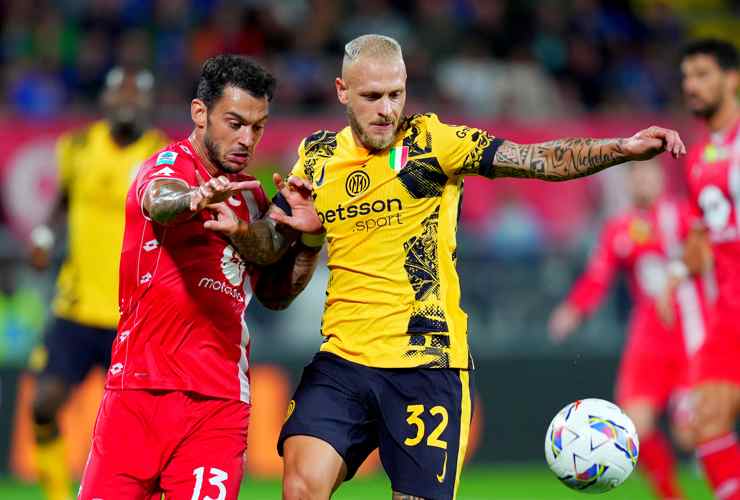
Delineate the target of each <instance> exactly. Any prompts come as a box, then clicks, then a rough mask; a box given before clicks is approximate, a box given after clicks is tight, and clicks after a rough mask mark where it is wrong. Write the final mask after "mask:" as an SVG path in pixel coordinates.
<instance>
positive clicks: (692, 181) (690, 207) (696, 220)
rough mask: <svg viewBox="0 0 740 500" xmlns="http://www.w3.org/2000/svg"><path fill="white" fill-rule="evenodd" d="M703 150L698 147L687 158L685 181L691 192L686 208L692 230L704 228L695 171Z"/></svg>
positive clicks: (691, 150)
mask: <svg viewBox="0 0 740 500" xmlns="http://www.w3.org/2000/svg"><path fill="white" fill-rule="evenodd" d="M700 153H701V150H700V149H699V148H697V147H694V148H691V149H690V150H689V154H688V155H687V156H686V164H685V179H686V180H687V185H688V186H687V187H688V192H689V200H688V203H687V206H686V216H687V217H688V226H689V228H690V229H703V228H704V212H703V211H702V209H701V207H700V206H699V186H697V181H696V177H695V176H694V175H693V171H694V168H695V165H696V163H697V162H698V160H699V154H700Z"/></svg>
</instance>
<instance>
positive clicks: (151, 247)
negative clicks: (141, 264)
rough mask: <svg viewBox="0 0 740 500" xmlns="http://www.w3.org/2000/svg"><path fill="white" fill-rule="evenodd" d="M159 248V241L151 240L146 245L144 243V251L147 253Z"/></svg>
mask: <svg viewBox="0 0 740 500" xmlns="http://www.w3.org/2000/svg"><path fill="white" fill-rule="evenodd" d="M158 246H159V242H158V241H157V240H149V241H147V242H146V243H144V247H143V248H144V251H145V252H151V251H152V250H154V249H155V248H157V247H158Z"/></svg>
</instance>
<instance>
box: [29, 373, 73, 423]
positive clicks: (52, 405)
mask: <svg viewBox="0 0 740 500" xmlns="http://www.w3.org/2000/svg"><path fill="white" fill-rule="evenodd" d="M65 395H66V390H65V387H64V386H63V385H62V384H59V383H45V382H44V381H39V383H38V386H37V387H36V394H35V396H34V399H33V404H32V408H31V414H32V416H33V423H34V424H36V425H48V424H50V423H52V422H54V421H55V420H56V415H57V412H58V411H59V408H61V406H62V404H63V403H64V399H65Z"/></svg>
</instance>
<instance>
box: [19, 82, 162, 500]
mask: <svg viewBox="0 0 740 500" xmlns="http://www.w3.org/2000/svg"><path fill="white" fill-rule="evenodd" d="M153 84H154V80H153V77H152V75H151V74H150V73H149V72H148V71H135V70H127V69H123V68H115V69H113V70H111V71H110V73H109V74H108V76H107V79H106V81H105V88H104V90H103V93H102V96H101V105H102V108H103V111H104V115H105V119H103V120H100V121H97V122H94V123H93V124H91V125H90V126H88V127H86V128H84V129H82V130H78V131H75V132H72V133H69V134H66V135H64V136H62V137H61V138H60V139H59V141H58V144H57V160H58V168H59V180H60V182H59V184H60V192H61V196H60V203H59V205H58V208H57V209H56V213H54V214H52V219H60V218H63V217H65V216H66V222H67V231H68V245H67V250H66V258H65V259H64V263H63V265H62V268H61V270H60V272H59V276H58V279H57V291H56V295H55V298H54V301H53V305H52V308H53V319H52V321H51V324H50V326H49V328H48V330H47V332H46V334H45V337H44V347H43V349H42V350H40V351H38V352H36V353H35V356H33V357H32V364H33V363H34V362H35V364H36V365H37V366H32V368H35V369H37V370H39V371H40V374H39V376H38V380H37V384H36V394H35V398H34V402H33V421H34V431H35V437H36V443H37V447H36V450H37V451H36V453H37V464H38V470H39V478H40V481H41V484H42V487H43V489H44V491H45V492H46V495H47V498H49V499H50V500H66V499H68V498H70V494H71V489H70V488H71V485H70V480H69V473H68V470H67V467H66V465H65V459H64V446H63V443H62V441H61V438H60V434H59V428H58V424H57V419H56V415H57V411H58V410H59V408H60V407H61V406H62V404H63V403H64V402H65V401H66V399H67V397H68V395H69V392H70V389H71V388H72V387H74V386H75V385H77V384H78V383H80V382H81V381H82V380H83V379H84V377H85V376H86V375H87V373H88V372H89V371H90V369H91V368H92V367H93V366H94V365H96V364H97V365H101V366H103V367H104V368H106V369H107V365H108V363H109V360H110V354H111V344H112V342H113V339H114V337H115V334H116V327H117V324H118V317H119V314H118V262H119V259H120V255H121V242H122V240H123V225H124V202H125V199H126V193H127V192H128V188H129V186H130V184H131V180H132V179H133V176H134V175H135V173H136V170H137V168H138V166H139V164H140V163H141V162H143V161H144V160H146V159H147V158H149V157H150V156H151V155H152V154H153V153H154V152H156V151H157V150H158V149H160V148H162V147H163V146H165V145H166V144H167V137H166V136H165V135H164V134H163V133H162V132H160V131H159V130H157V129H154V128H151V127H150V125H149V118H150V113H151V109H152V104H153ZM31 239H32V243H33V248H32V252H31V256H32V262H33V264H34V265H35V266H36V267H39V268H43V267H45V266H46V265H47V264H48V260H49V251H50V250H51V249H52V246H53V240H54V236H53V232H52V230H51V229H50V228H49V227H48V226H40V227H37V228H36V229H34V231H33V233H32V237H31Z"/></svg>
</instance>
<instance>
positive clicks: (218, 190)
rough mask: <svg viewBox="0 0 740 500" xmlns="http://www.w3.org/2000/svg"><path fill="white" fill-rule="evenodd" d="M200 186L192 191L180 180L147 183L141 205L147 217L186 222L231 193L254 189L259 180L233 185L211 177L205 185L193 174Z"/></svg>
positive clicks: (200, 178) (174, 222) (197, 175)
mask: <svg viewBox="0 0 740 500" xmlns="http://www.w3.org/2000/svg"><path fill="white" fill-rule="evenodd" d="M195 176H196V178H197V179H198V183H199V186H198V187H197V188H191V187H190V186H189V185H188V184H187V183H186V182H185V181H183V180H179V179H158V180H155V181H152V183H151V184H149V187H148V188H147V190H146V192H145V193H144V200H143V206H144V210H145V211H146V213H147V214H148V215H149V217H150V218H151V219H152V220H153V221H155V222H158V223H159V224H162V225H165V226H168V225H172V224H178V223H180V222H183V221H186V220H189V219H190V218H192V217H193V216H194V215H195V214H197V213H198V212H200V211H201V210H203V209H204V208H206V207H207V206H209V205H211V204H214V203H221V202H223V201H225V200H226V199H228V198H229V197H230V196H231V195H232V194H234V193H237V192H239V191H244V190H248V189H256V188H258V187H259V186H260V183H259V181H242V182H232V181H230V180H229V179H228V178H226V177H224V176H220V177H213V178H211V179H209V180H208V181H207V182H206V181H204V180H203V178H202V177H201V176H200V174H199V173H198V172H197V171H196V172H195Z"/></svg>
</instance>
